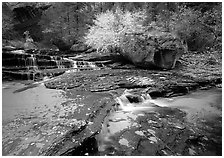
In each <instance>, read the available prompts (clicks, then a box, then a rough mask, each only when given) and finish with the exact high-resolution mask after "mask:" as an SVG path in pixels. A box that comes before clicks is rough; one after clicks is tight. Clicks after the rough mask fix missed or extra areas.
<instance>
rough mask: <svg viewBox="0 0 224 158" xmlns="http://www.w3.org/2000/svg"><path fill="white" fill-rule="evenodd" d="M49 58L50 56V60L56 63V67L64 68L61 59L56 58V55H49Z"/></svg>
mask: <svg viewBox="0 0 224 158" xmlns="http://www.w3.org/2000/svg"><path fill="white" fill-rule="evenodd" d="M50 58H51V61H53V62H55V63H56V66H57V68H59V69H60V68H65V66H64V65H63V63H62V60H61V59H58V57H57V56H50Z"/></svg>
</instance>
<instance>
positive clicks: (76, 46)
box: [70, 43, 89, 52]
mask: <svg viewBox="0 0 224 158" xmlns="http://www.w3.org/2000/svg"><path fill="white" fill-rule="evenodd" d="M88 49H89V47H87V45H85V44H84V43H76V44H74V45H72V46H71V48H70V50H71V51H74V52H85V51H87V50H88Z"/></svg>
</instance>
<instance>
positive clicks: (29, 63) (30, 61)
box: [26, 54, 38, 71]
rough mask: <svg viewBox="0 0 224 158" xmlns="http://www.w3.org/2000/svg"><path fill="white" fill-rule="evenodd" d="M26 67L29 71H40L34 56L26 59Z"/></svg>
mask: <svg viewBox="0 0 224 158" xmlns="http://www.w3.org/2000/svg"><path fill="white" fill-rule="evenodd" d="M26 67H27V69H28V70H34V71H36V70H38V67H37V62H36V58H35V57H34V55H33V54H32V55H31V56H30V57H28V58H27V59H26Z"/></svg>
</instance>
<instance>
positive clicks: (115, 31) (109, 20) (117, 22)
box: [84, 9, 146, 52]
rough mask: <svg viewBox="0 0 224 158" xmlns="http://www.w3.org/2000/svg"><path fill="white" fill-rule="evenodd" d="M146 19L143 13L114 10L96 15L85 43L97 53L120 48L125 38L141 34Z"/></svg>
mask: <svg viewBox="0 0 224 158" xmlns="http://www.w3.org/2000/svg"><path fill="white" fill-rule="evenodd" d="M145 19H146V15H145V12H144V11H135V12H129V11H121V10H120V9H116V11H115V12H113V11H109V10H108V11H106V12H104V13H100V14H98V15H96V18H95V20H94V21H93V25H92V26H90V29H89V31H88V33H87V34H86V36H85V37H84V39H85V43H86V44H87V45H88V46H91V47H93V48H95V49H97V51H103V52H105V51H106V52H108V51H111V50H113V49H117V48H121V49H122V45H123V44H122V43H123V41H124V39H125V36H127V35H129V34H138V33H142V32H144V30H145V27H144V26H143V23H144V21H145Z"/></svg>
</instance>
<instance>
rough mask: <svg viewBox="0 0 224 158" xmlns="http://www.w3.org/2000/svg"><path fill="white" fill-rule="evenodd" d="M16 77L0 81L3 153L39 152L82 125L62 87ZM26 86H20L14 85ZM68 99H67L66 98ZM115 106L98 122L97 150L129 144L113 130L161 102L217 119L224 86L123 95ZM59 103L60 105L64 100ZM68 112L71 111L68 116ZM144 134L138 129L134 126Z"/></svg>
mask: <svg viewBox="0 0 224 158" xmlns="http://www.w3.org/2000/svg"><path fill="white" fill-rule="evenodd" d="M25 87H26V85H24V84H22V83H19V82H3V85H2V154H3V155H33V156H34V155H39V154H40V153H41V152H42V151H43V150H44V149H46V147H47V146H48V145H50V144H51V143H52V141H53V140H54V139H55V138H57V137H60V136H62V135H63V134H64V133H65V132H66V131H68V130H69V129H71V127H73V126H74V125H77V126H79V125H80V126H81V125H82V123H83V122H82V121H80V120H76V118H75V116H73V114H72V113H71V112H72V111H74V109H76V108H77V107H79V105H78V104H77V103H76V102H67V99H68V98H65V97H64V91H61V90H52V89H47V88H45V86H44V84H43V83H41V84H37V85H36V86H35V87H32V88H30V89H26V88H25ZM23 88H25V90H22V91H20V90H19V91H18V89H23ZM65 102H67V103H68V104H64V103H65ZM117 102H118V103H119V104H120V105H119V107H118V108H117V109H116V110H115V111H113V112H111V113H110V114H109V115H108V116H107V117H106V118H105V120H104V123H103V124H102V131H101V133H100V134H99V135H98V136H97V141H98V150H99V152H102V153H104V152H106V153H108V151H107V149H111V147H113V148H117V149H119V145H123V146H127V147H128V148H132V144H131V143H130V142H129V141H130V140H128V139H126V138H122V137H121V138H120V139H117V138H116V134H117V133H119V132H121V131H122V130H125V129H130V128H138V127H140V124H139V123H138V122H137V121H136V120H137V118H138V117H140V116H144V115H145V114H146V113H156V112H155V111H156V109H157V108H160V107H170V108H178V109H180V110H182V111H184V112H186V116H185V117H186V118H185V119H186V121H187V122H189V123H193V124H196V125H198V126H200V125H201V126H203V125H204V124H203V123H204V122H205V121H207V122H210V123H211V124H207V125H208V126H212V124H218V125H219V124H220V123H221V117H222V112H221V111H222V103H221V102H222V91H221V90H220V89H212V90H206V91H196V92H193V93H191V94H189V95H185V96H179V97H173V98H158V99H155V100H153V99H151V98H150V96H144V97H142V102H141V103H140V104H138V103H130V102H128V101H127V100H125V99H124V98H123V100H122V97H120V100H119V99H118V98H117ZM62 105H63V106H62ZM70 116H72V117H70ZM148 132H149V133H151V135H153V136H151V137H149V139H150V141H152V142H157V141H158V138H157V137H156V136H155V134H154V131H152V130H149V131H148ZM135 134H137V135H140V136H141V135H144V134H145V133H143V132H142V131H135Z"/></svg>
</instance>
